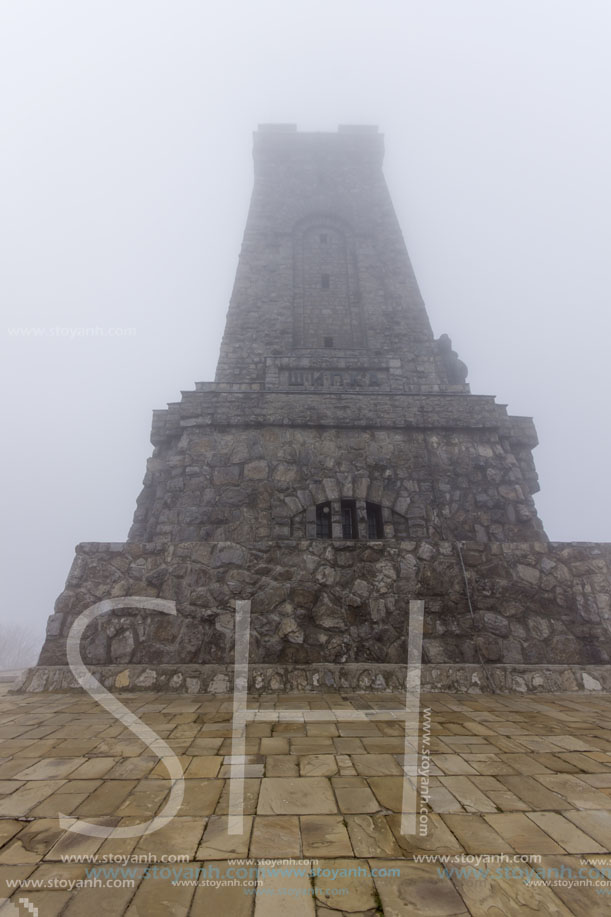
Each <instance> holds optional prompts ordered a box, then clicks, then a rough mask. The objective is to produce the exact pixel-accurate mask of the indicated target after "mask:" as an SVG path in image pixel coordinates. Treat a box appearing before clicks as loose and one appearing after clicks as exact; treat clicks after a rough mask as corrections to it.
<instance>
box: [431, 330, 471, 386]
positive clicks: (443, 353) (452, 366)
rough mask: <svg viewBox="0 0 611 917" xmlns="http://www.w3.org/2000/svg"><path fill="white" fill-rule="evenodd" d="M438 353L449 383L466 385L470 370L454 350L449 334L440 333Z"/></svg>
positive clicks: (437, 342)
mask: <svg viewBox="0 0 611 917" xmlns="http://www.w3.org/2000/svg"><path fill="white" fill-rule="evenodd" d="M435 345H436V347H437V353H438V354H439V357H440V360H441V363H442V365H443V367H444V369H445V371H446V373H447V376H448V383H449V384H450V385H464V384H465V382H466V381H467V373H468V372H469V370H468V369H467V366H466V364H465V363H463V361H462V360H459V358H458V354H457V353H456V351H455V350H452V341H451V339H450V337H449V336H448V335H447V334H442V335H440V336H439V337H438V338H437V340H436V341H435Z"/></svg>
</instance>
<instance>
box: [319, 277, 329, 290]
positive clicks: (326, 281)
mask: <svg viewBox="0 0 611 917" xmlns="http://www.w3.org/2000/svg"><path fill="white" fill-rule="evenodd" d="M320 285H321V287H322V288H323V290H328V289H329V286H330V285H331V278H330V276H329V274H321V275H320Z"/></svg>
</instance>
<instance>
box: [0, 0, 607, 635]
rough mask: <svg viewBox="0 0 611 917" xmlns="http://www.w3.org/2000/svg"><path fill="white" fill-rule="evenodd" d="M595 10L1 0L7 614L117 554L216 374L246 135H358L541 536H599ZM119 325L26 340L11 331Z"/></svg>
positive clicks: (599, 10)
mask: <svg viewBox="0 0 611 917" xmlns="http://www.w3.org/2000/svg"><path fill="white" fill-rule="evenodd" d="M610 26H611V5H609V3H608V2H606V0H601V2H593V0H585V2H577V0H575V2H570V3H569V2H562V0H547V2H546V0H508V2H505V0H448V2H441V0H423V2H412V0H381V2H373V0H324V2H321V0H309V2H302V0H290V2H277V0H273V2H271V0H256V2H252V0H249V2H246V0H241V2H236V0H234V2H233V3H231V4H227V3H221V2H219V3H211V2H203V0H197V2H195V0H167V2H155V0H103V2H94V0H64V2H59V0H39V2H35V0H4V3H2V4H1V5H0V124H1V126H2V135H3V138H2V144H1V146H0V200H1V201H2V214H3V216H2V219H1V221H0V232H1V235H2V238H1V246H0V257H1V260H2V266H1V270H0V294H1V302H2V308H3V313H4V325H5V327H4V328H3V329H2V334H1V339H2V351H3V355H2V368H3V374H4V387H3V391H4V410H3V415H4V418H3V419H4V423H3V427H4V434H5V435H4V446H3V449H2V464H3V469H2V480H3V482H4V483H5V485H6V486H5V488H4V491H5V492H4V494H3V521H4V536H3V542H4V543H3V546H2V559H3V561H4V562H5V564H6V569H5V570H4V572H3V579H2V582H3V586H4V595H3V601H2V616H3V617H4V618H6V619H8V620H18V621H21V622H24V623H29V624H30V625H31V626H32V627H35V628H37V629H40V630H41V631H42V626H43V625H44V621H45V620H46V617H47V615H48V614H49V613H50V612H51V610H52V606H53V602H54V599H55V597H56V596H57V594H58V593H59V592H60V591H61V589H62V586H63V582H64V579H65V576H66V574H67V572H68V569H69V566H70V563H71V561H72V555H73V547H74V545H75V544H76V543H77V542H79V541H121V540H124V539H125V537H126V534H127V530H128V527H129V524H130V521H131V516H132V513H133V510H134V506H135V500H136V497H137V495H138V493H139V491H140V485H141V480H142V477H143V474H144V467H145V461H146V458H147V457H148V455H149V454H150V452H151V446H150V444H149V440H148V437H149V430H150V421H151V411H152V409H153V408H159V407H164V406H165V404H166V403H167V402H168V401H175V400H177V399H178V398H179V393H180V390H181V389H190V388H192V387H193V383H194V381H195V380H205V379H212V378H213V375H214V368H215V363H216V357H217V353H218V346H219V343H220V338H221V334H222V329H223V324H224V317H225V312H226V308H227V304H228V300H229V296H230V293H231V286H232V282H233V276H234V272H235V267H236V263H237V256H238V251H239V247H240V242H241V235H242V231H243V227H244V221H245V217H246V212H247V207H248V201H249V195H250V190H251V158H250V155H251V132H252V130H253V129H255V127H256V125H257V123H258V122H266V121H289V122H296V123H297V124H298V125H299V127H300V128H301V129H303V130H335V129H336V127H337V124H338V123H374V124H378V125H379V126H380V129H381V130H382V131H383V133H384V134H385V135H386V147H387V156H386V169H385V171H386V176H387V180H388V183H389V186H390V190H391V194H392V197H393V200H394V203H395V207H396V209H397V212H398V216H399V220H400V222H401V226H402V228H403V232H404V235H405V239H406V242H407V246H408V249H409V252H410V255H411V258H412V261H413V263H414V267H415V270H416V275H417V277H418V279H419V282H420V286H421V288H422V292H423V295H424V298H425V301H426V303H427V307H428V310H429V315H430V318H431V322H432V324H433V328H434V331H435V333H436V334H440V333H442V332H447V333H449V334H450V336H451V337H452V340H453V343H454V347H455V349H456V350H457V351H458V353H459V355H460V356H461V358H462V359H463V360H465V362H466V363H467V364H468V366H469V370H470V374H469V381H470V383H471V387H472V391H474V392H478V393H482V394H496V395H497V396H498V398H499V400H500V401H501V402H504V403H507V404H508V405H509V409H510V411H511V412H512V413H515V414H529V415H532V416H534V418H535V422H536V425H537V429H538V432H539V437H540V440H541V445H540V446H539V448H538V449H537V450H536V452H535V459H536V461H537V467H538V470H539V476H540V481H541V494H540V495H539V496H538V497H537V505H538V507H539V511H540V513H541V516H542V518H543V521H544V523H545V525H546V528H547V531H548V534H549V535H550V537H552V538H553V539H554V540H589V541H596V540H609V539H610V536H611V522H610V519H611V505H610V504H611V497H610V495H609V486H608V480H609V462H610V458H611V437H610V433H609V410H608V402H609V389H610V386H609V378H608V374H609V358H608V350H609V339H610V334H609V331H610V327H609V324H610V323H609V289H610V287H611V283H610V281H611V277H610V275H611V268H610V259H609V250H610V242H611V180H610V178H609V163H610V162H611V128H610V126H609V111H610V110H611V99H610V95H611V89H610V87H611V56H610V55H609V47H610V45H611V34H610V33H611V28H610ZM33 327H41V328H42V327H45V328H56V327H61V328H74V329H82V328H94V327H99V328H102V329H108V328H124V329H126V328H135V329H136V333H135V335H126V336H123V337H120V338H117V337H108V336H102V335H98V336H93V337H82V336H79V337H75V338H74V339H73V340H70V338H68V337H34V336H23V337H19V336H16V335H15V334H14V333H13V334H9V333H8V329H9V328H33Z"/></svg>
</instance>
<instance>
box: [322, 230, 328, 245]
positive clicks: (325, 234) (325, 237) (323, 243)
mask: <svg viewBox="0 0 611 917" xmlns="http://www.w3.org/2000/svg"><path fill="white" fill-rule="evenodd" d="M320 241H321V244H322V245H326V244H327V233H326V232H321V234H320Z"/></svg>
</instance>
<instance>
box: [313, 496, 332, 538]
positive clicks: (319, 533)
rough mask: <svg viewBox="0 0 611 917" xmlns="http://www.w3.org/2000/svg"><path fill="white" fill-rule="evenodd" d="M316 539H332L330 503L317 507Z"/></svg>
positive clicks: (320, 504)
mask: <svg viewBox="0 0 611 917" xmlns="http://www.w3.org/2000/svg"><path fill="white" fill-rule="evenodd" d="M316 537H317V538H331V504H330V503H319V504H318V506H317V507H316Z"/></svg>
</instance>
